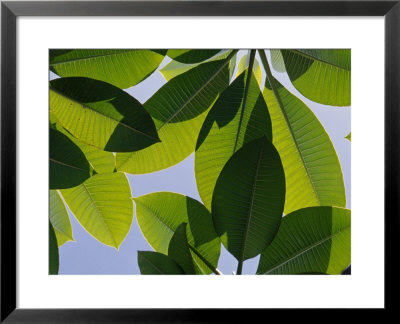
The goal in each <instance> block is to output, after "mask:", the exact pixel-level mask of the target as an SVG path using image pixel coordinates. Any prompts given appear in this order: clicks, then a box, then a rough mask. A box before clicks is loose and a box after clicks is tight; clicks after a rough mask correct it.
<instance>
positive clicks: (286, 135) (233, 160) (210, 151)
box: [49, 48, 351, 275]
mask: <svg viewBox="0 0 400 324" xmlns="http://www.w3.org/2000/svg"><path fill="white" fill-rule="evenodd" d="M49 274H52V275H56V274H58V275H107V274H110V275H140V274H142V275H210V274H211V275H310V274H311V275H343V274H345V275H350V274H351V49H323V48H321V49H297V48H296V49H290V48H288V49H203V48H202V49H93V48H88V49H58V48H57V49H53V48H51V49H49Z"/></svg>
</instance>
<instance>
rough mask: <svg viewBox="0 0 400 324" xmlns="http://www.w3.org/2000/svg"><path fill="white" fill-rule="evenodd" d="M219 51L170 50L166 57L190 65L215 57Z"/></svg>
mask: <svg viewBox="0 0 400 324" xmlns="http://www.w3.org/2000/svg"><path fill="white" fill-rule="evenodd" d="M220 51H221V50H219V49H198V50H189V49H186V50H173V49H170V50H168V52H167V55H168V56H169V57H170V58H172V59H173V60H175V61H178V62H181V63H185V64H192V63H199V62H203V61H205V60H207V59H209V58H211V57H213V56H214V55H216V54H217V53H218V52H220Z"/></svg>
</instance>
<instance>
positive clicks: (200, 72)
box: [116, 54, 233, 174]
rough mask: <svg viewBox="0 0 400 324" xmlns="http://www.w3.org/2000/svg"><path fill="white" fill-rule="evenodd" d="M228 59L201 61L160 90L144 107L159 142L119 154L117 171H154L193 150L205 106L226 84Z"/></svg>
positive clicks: (205, 113)
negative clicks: (152, 121)
mask: <svg viewBox="0 0 400 324" xmlns="http://www.w3.org/2000/svg"><path fill="white" fill-rule="evenodd" d="M232 55H233V54H232ZM230 58H231V57H230V56H229V57H228V58H226V59H224V60H219V61H213V62H209V63H204V64H201V65H199V66H197V67H195V68H193V69H191V70H189V71H188V72H185V73H183V74H181V75H179V76H177V77H175V78H173V79H172V80H171V81H169V82H168V83H167V84H165V85H164V86H163V87H162V88H161V89H159V90H158V91H157V92H156V93H155V94H154V95H153V96H152V97H151V98H150V99H149V100H148V101H147V102H146V103H145V108H146V109H147V111H148V112H149V113H150V114H151V116H152V117H153V119H154V122H155V124H156V128H157V132H158V135H159V136H160V140H161V142H160V143H156V144H154V145H152V146H150V147H148V148H146V149H144V150H141V151H137V152H133V153H118V154H117V156H116V160H117V170H118V171H123V172H128V173H132V174H137V173H139V174H140V173H149V172H154V171H158V170H161V169H165V168H168V167H170V166H172V165H174V164H176V163H178V162H180V161H182V160H183V159H184V158H186V157H188V156H189V155H190V154H191V153H193V152H194V150H195V146H196V139H197V136H198V133H199V131H200V128H201V125H202V124H203V122H204V119H205V117H206V115H207V112H208V109H209V108H210V106H211V104H212V103H213V102H214V101H215V99H216V98H217V96H218V95H219V93H220V92H221V91H223V90H224V89H225V88H226V87H227V86H228V82H229V78H228V63H229V61H230Z"/></svg>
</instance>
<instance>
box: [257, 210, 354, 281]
mask: <svg viewBox="0 0 400 324" xmlns="http://www.w3.org/2000/svg"><path fill="white" fill-rule="evenodd" d="M350 226H351V219H350V210H348V209H342V208H336V207H323V206H320V207H309V208H304V209H300V210H296V211H294V212H293V213H290V214H289V215H287V216H285V217H284V218H283V220H282V224H281V227H280V228H279V231H278V234H277V235H276V237H275V239H274V241H273V242H272V243H271V245H270V246H269V247H268V248H267V249H266V250H265V251H264V252H263V253H262V254H261V258H260V263H259V265H258V269H257V274H297V273H305V272H313V273H314V272H319V273H326V274H340V273H341V272H342V271H343V270H344V269H346V268H347V266H348V265H349V264H350V261H351V259H350V255H351V248H350V244H351V242H350V238H351V229H350Z"/></svg>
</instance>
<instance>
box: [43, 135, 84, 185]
mask: <svg viewBox="0 0 400 324" xmlns="http://www.w3.org/2000/svg"><path fill="white" fill-rule="evenodd" d="M49 132H50V133H49V136H50V163H49V167H50V174H49V177H50V189H64V188H71V187H75V186H77V185H79V184H81V183H82V182H84V181H85V180H86V179H87V178H89V177H90V166H89V162H88V161H87V159H86V157H85V155H84V154H83V153H82V151H81V150H80V149H79V147H78V146H76V145H75V144H74V143H73V142H72V141H71V140H70V139H68V137H67V136H65V135H64V134H62V133H60V132H59V131H57V130H55V129H53V128H50V129H49Z"/></svg>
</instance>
